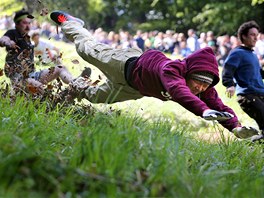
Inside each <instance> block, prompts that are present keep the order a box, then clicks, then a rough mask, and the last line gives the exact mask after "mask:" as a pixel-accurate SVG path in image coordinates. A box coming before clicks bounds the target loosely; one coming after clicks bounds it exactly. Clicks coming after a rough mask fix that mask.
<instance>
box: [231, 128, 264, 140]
mask: <svg viewBox="0 0 264 198" xmlns="http://www.w3.org/2000/svg"><path fill="white" fill-rule="evenodd" d="M232 132H233V133H234V135H235V136H236V137H237V138H241V139H247V138H250V137H252V136H254V135H258V134H259V133H258V130H257V129H255V128H253V127H246V126H243V127H236V128H234V129H233V130H232Z"/></svg>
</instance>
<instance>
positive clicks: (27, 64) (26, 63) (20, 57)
mask: <svg viewBox="0 0 264 198" xmlns="http://www.w3.org/2000/svg"><path fill="white" fill-rule="evenodd" d="M33 18H34V17H33V16H32V15H30V14H29V12H28V11H26V10H24V9H22V10H20V11H18V12H16V13H15V16H14V22H15V28H14V29H10V30H7V32H6V33H4V35H3V36H2V37H1V38H0V47H6V51H7V55H6V59H5V66H4V72H5V75H6V76H7V77H8V78H9V79H10V81H11V85H12V88H13V89H14V91H15V92H16V91H20V90H21V89H22V90H25V91H27V90H28V91H29V92H31V93H43V87H44V85H46V84H48V83H49V82H51V81H53V80H55V79H57V78H60V79H61V80H62V81H63V82H64V83H66V84H68V83H70V82H71V81H72V80H73V77H72V75H71V74H70V73H69V71H68V70H67V68H66V67H65V66H63V65H61V64H58V65H56V66H54V67H51V68H49V69H45V70H41V71H36V70H35V65H34V45H33V44H32V43H31V40H30V36H29V34H28V33H29V31H30V29H31V22H32V19H33Z"/></svg>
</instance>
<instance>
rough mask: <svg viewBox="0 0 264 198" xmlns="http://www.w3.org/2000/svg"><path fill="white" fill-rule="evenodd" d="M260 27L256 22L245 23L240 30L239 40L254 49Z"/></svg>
mask: <svg viewBox="0 0 264 198" xmlns="http://www.w3.org/2000/svg"><path fill="white" fill-rule="evenodd" d="M259 30H260V28H259V25H258V24H257V23H256V22H255V21H248V22H245V23H243V24H242V25H241V26H240V27H239V29H238V38H239V40H240V41H241V42H242V43H243V44H244V45H245V46H246V47H249V48H253V47H254V46H255V44H256V42H257V37H258V34H259Z"/></svg>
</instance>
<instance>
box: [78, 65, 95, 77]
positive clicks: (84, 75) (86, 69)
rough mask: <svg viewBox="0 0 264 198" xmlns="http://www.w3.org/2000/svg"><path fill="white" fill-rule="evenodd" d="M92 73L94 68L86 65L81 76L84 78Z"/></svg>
mask: <svg viewBox="0 0 264 198" xmlns="http://www.w3.org/2000/svg"><path fill="white" fill-rule="evenodd" d="M91 73H92V70H91V68H90V67H84V70H83V71H82V73H81V75H80V76H81V77H84V78H90V76H91Z"/></svg>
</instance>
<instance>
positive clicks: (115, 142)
mask: <svg viewBox="0 0 264 198" xmlns="http://www.w3.org/2000/svg"><path fill="white" fill-rule="evenodd" d="M57 45H59V46H60V47H61V48H62V49H64V50H65V49H67V50H65V51H64V53H65V55H64V56H63V57H66V58H64V60H63V61H64V63H65V65H66V66H68V68H69V69H70V70H71V71H72V72H73V73H74V75H76V76H77V75H78V74H79V73H80V71H81V69H82V68H83V67H84V66H85V65H86V64H87V63H85V62H83V61H82V60H81V59H80V58H79V57H78V55H77V54H75V50H74V48H73V46H72V45H70V44H63V43H57ZM0 50H3V48H1V49H0ZM1 52H2V51H1ZM75 59H77V60H78V61H79V62H80V64H77V65H76V64H73V63H72V62H71V61H72V60H75ZM3 60H4V53H1V56H0V62H1V63H2V65H3ZM93 71H94V72H93V73H94V74H93V77H94V79H96V78H97V77H98V75H99V74H98V71H97V70H96V69H95V68H93ZM4 79H5V77H1V80H2V81H3V80H4ZM217 89H218V91H219V94H220V95H221V97H222V98H223V100H224V102H225V103H226V104H228V105H229V106H231V107H232V108H234V110H235V112H236V113H237V114H238V115H239V119H240V121H241V122H242V123H245V124H246V125H252V126H256V124H255V122H254V121H253V120H252V119H250V118H249V117H248V116H247V115H246V114H244V113H243V112H242V111H241V109H240V108H239V106H238V105H237V103H236V101H235V98H233V99H228V98H227V97H226V96H225V94H224V88H223V87H222V86H221V84H220V85H218V86H217ZM86 105H87V101H83V103H81V104H80V105H77V106H73V107H59V106H58V107H57V108H56V109H54V110H52V111H50V110H49V108H47V103H45V102H44V103H43V102H39V101H31V100H26V99H25V98H23V97H17V98H16V100H14V101H12V102H11V100H10V99H9V98H8V97H7V98H1V99H0V109H1V114H0V119H1V122H0V123H1V124H0V178H1V179H0V197H5V198H6V197H7V198H8V197H10V198H11V197H12V198H13V197H214V198H217V197H262V196H263V195H264V190H263V184H264V177H263V174H264V169H263V165H264V160H263V146H262V145H250V144H249V143H248V142H246V141H238V140H236V139H235V138H233V135H232V134H230V133H229V132H228V131H227V130H225V129H223V128H222V127H221V126H220V125H218V124H216V123H213V122H206V121H204V120H202V119H201V118H198V117H196V116H194V115H193V114H192V113H190V112H188V111H186V110H185V109H183V108H182V107H181V106H180V105H178V104H175V103H173V102H161V101H159V100H157V99H154V98H143V99H141V100H138V101H128V102H123V103H116V104H113V105H92V107H87V106H86ZM82 107H83V108H82ZM215 134H218V136H217V137H216V138H215V139H213V140H212V139H211V140H210V141H209V140H207V139H209V138H208V137H214V136H215ZM203 135H204V136H206V138H205V137H204V136H203Z"/></svg>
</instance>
